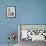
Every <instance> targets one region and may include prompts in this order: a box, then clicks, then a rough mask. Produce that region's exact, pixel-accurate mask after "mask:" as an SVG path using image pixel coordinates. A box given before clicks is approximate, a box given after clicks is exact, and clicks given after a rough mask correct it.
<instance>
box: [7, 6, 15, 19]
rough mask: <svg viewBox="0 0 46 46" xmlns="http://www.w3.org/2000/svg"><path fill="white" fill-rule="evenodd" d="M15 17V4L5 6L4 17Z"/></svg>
mask: <svg viewBox="0 0 46 46" xmlns="http://www.w3.org/2000/svg"><path fill="white" fill-rule="evenodd" d="M7 17H8V18H16V6H6V18H7Z"/></svg>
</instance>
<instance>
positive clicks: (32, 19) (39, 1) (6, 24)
mask: <svg viewBox="0 0 46 46" xmlns="http://www.w3.org/2000/svg"><path fill="white" fill-rule="evenodd" d="M15 5H16V18H6V6H15ZM17 24H46V0H0V44H5V43H6V44H7V43H8V39H7V36H8V34H9V32H16V34H17V32H18V30H17ZM16 43H17V40H16Z"/></svg>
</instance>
